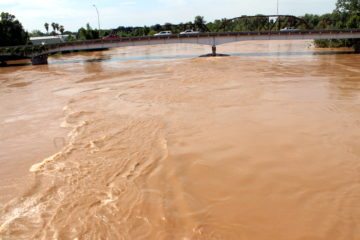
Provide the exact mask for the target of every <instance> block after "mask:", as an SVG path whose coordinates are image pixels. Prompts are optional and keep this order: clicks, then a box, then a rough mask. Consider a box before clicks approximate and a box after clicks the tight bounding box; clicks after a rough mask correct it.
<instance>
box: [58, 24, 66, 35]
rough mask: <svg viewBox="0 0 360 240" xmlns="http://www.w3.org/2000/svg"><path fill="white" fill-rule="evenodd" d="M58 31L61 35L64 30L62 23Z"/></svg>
mask: <svg viewBox="0 0 360 240" xmlns="http://www.w3.org/2000/svg"><path fill="white" fill-rule="evenodd" d="M59 31H60V33H61V35H62V34H64V32H65V28H64V26H63V25H60V27H59Z"/></svg>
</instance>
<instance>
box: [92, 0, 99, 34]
mask: <svg viewBox="0 0 360 240" xmlns="http://www.w3.org/2000/svg"><path fill="white" fill-rule="evenodd" d="M93 7H94V8H95V9H96V13H97V17H98V27H99V38H100V14H99V10H98V8H97V7H96V5H95V4H93Z"/></svg>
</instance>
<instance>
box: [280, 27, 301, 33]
mask: <svg viewBox="0 0 360 240" xmlns="http://www.w3.org/2000/svg"><path fill="white" fill-rule="evenodd" d="M297 31H300V29H296V28H292V27H286V28H283V29H280V32H297Z"/></svg>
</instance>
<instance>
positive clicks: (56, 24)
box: [55, 23, 60, 32]
mask: <svg viewBox="0 0 360 240" xmlns="http://www.w3.org/2000/svg"><path fill="white" fill-rule="evenodd" d="M59 30H60V25H59V24H58V23H55V32H56V31H59Z"/></svg>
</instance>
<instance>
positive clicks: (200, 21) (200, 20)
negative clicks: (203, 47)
mask: <svg viewBox="0 0 360 240" xmlns="http://www.w3.org/2000/svg"><path fill="white" fill-rule="evenodd" d="M205 24H206V21H205V19H204V17H202V16H196V17H195V20H194V26H195V29H196V30H198V31H206V27H205Z"/></svg>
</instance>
